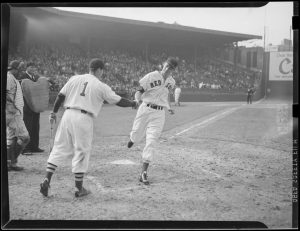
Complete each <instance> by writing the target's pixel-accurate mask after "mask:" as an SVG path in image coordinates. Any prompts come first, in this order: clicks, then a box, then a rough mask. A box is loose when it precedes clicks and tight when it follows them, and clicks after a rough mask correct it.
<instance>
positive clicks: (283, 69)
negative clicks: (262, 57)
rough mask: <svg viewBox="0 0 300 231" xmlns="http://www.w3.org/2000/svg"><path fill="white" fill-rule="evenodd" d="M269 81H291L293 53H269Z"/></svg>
mask: <svg viewBox="0 0 300 231" xmlns="http://www.w3.org/2000/svg"><path fill="white" fill-rule="evenodd" d="M269 80H270V81H292V80H293V52H270V69H269Z"/></svg>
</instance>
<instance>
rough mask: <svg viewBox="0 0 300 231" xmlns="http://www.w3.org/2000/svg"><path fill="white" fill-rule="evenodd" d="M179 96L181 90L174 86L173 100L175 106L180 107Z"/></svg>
mask: <svg viewBox="0 0 300 231" xmlns="http://www.w3.org/2000/svg"><path fill="white" fill-rule="evenodd" d="M180 94H181V88H180V86H176V88H175V91H174V98H175V106H177V105H178V106H180V102H179V98H180Z"/></svg>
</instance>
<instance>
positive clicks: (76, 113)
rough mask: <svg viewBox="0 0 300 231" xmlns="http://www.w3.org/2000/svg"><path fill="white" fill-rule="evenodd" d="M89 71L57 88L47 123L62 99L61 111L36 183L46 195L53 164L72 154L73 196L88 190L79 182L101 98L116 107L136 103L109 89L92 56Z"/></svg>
mask: <svg viewBox="0 0 300 231" xmlns="http://www.w3.org/2000/svg"><path fill="white" fill-rule="evenodd" d="M89 69H90V71H89V74H83V75H75V76H73V77H71V78H70V80H69V81H68V82H67V83H66V84H65V85H64V87H63V88H62V89H61V91H60V92H59V94H58V96H57V98H56V100H55V103H54V108H53V112H51V114H50V117H49V120H50V123H53V122H56V113H57V111H58V109H59V107H60V105H61V104H62V102H64V108H65V112H64V114H63V116H62V119H61V121H60V124H59V125H58V128H57V132H56V135H55V140H54V145H53V149H52V151H51V153H50V156H49V158H48V161H47V169H46V178H45V179H44V181H43V182H42V183H41V185H40V187H41V188H40V192H41V193H42V194H43V195H44V196H48V189H49V185H50V180H51V177H52V175H53V173H54V171H55V169H56V168H57V166H58V165H59V164H60V163H61V162H62V161H63V160H64V159H66V158H67V157H72V172H73V173H74V175H75V186H76V188H77V189H78V191H76V192H75V196H76V197H81V196H85V195H87V194H89V193H90V191H89V190H87V189H85V188H84V187H83V186H82V185H83V177H84V174H85V173H86V172H87V170H88V163H89V158H90V152H91V148H92V140H93V119H94V118H96V117H97V116H98V114H99V112H100V110H101V107H102V104H103V102H104V100H106V101H107V102H108V103H110V104H116V105H118V106H120V107H135V106H136V105H137V103H136V102H135V101H131V100H128V99H124V98H121V97H120V96H118V95H116V93H115V92H114V91H112V89H111V88H110V87H109V86H108V85H106V84H104V83H102V82H101V81H100V78H101V76H102V74H103V72H104V63H103V62H102V61H101V60H100V59H92V60H91V62H90V64H89Z"/></svg>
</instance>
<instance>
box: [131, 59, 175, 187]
mask: <svg viewBox="0 0 300 231" xmlns="http://www.w3.org/2000/svg"><path fill="white" fill-rule="evenodd" d="M177 66H178V62H177V60H176V59H175V58H171V57H170V58H168V59H167V61H166V62H165V63H164V65H163V68H162V70H161V71H160V72H159V71H153V72H150V73H148V74H147V75H146V76H144V77H143V78H142V79H141V80H140V81H139V83H140V89H139V90H138V91H137V92H136V93H135V100H136V101H137V102H138V103H141V101H142V103H141V105H140V107H139V109H138V111H137V114H136V117H135V119H134V122H133V127H132V131H131V133H130V140H129V142H128V145H127V146H128V148H131V147H132V145H133V144H134V143H137V142H139V141H141V139H142V138H143V137H144V136H145V134H146V146H145V148H144V150H143V153H142V162H143V165H142V172H141V175H140V177H139V180H140V182H142V183H144V184H146V185H148V184H149V181H148V179H147V170H148V166H149V163H150V162H151V161H152V159H153V154H154V151H155V147H156V144H157V141H158V138H159V137H160V135H161V132H162V130H163V127H164V123H165V111H164V110H163V109H164V108H167V109H168V111H169V113H170V114H174V111H173V109H171V108H170V101H169V91H170V90H171V89H173V88H174V86H175V80H174V79H173V78H172V77H171V76H170V75H171V73H172V72H173V71H174V70H175V69H176V67H177Z"/></svg>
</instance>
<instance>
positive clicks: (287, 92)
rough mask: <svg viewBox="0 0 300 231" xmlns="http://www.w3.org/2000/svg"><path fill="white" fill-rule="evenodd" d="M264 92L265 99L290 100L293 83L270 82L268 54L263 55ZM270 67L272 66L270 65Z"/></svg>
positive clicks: (290, 81)
mask: <svg viewBox="0 0 300 231" xmlns="http://www.w3.org/2000/svg"><path fill="white" fill-rule="evenodd" d="M265 63H266V65H265V72H266V79H265V86H266V87H265V90H266V93H265V94H266V97H267V98H274V99H292V98H293V81H292V80H289V81H283V80H277V81H272V80H270V52H266V53H265ZM271 65H272V64H271Z"/></svg>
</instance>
